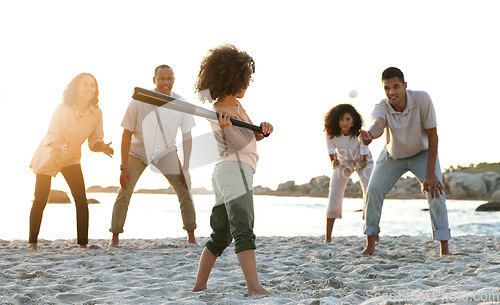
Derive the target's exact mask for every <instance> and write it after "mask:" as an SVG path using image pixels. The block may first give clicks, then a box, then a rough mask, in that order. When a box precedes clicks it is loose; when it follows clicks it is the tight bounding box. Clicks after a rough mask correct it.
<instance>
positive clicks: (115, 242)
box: [108, 233, 120, 248]
mask: <svg viewBox="0 0 500 305" xmlns="http://www.w3.org/2000/svg"><path fill="white" fill-rule="evenodd" d="M119 243H120V239H119V238H118V234H116V233H113V236H112V237H111V240H110V241H109V245H108V247H112V248H118V244H119Z"/></svg>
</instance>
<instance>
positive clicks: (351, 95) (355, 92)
mask: <svg viewBox="0 0 500 305" xmlns="http://www.w3.org/2000/svg"><path fill="white" fill-rule="evenodd" d="M349 96H350V97H352V98H355V97H356V96H358V91H356V90H351V92H349Z"/></svg>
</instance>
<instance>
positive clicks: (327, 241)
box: [323, 238, 332, 244]
mask: <svg viewBox="0 0 500 305" xmlns="http://www.w3.org/2000/svg"><path fill="white" fill-rule="evenodd" d="M331 242H332V239H331V238H325V240H324V241H323V243H324V244H329V243H331Z"/></svg>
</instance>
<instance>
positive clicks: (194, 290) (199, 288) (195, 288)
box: [191, 285, 207, 292]
mask: <svg viewBox="0 0 500 305" xmlns="http://www.w3.org/2000/svg"><path fill="white" fill-rule="evenodd" d="M206 289H207V286H204V287H202V286H199V287H198V286H196V285H195V286H194V287H193V290H191V291H192V292H198V291H203V290H206Z"/></svg>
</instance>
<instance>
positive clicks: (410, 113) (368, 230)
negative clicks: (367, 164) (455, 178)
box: [359, 67, 450, 256]
mask: <svg viewBox="0 0 500 305" xmlns="http://www.w3.org/2000/svg"><path fill="white" fill-rule="evenodd" d="M382 83H383V85H384V90H385V94H386V96H387V99H384V100H382V101H381V102H380V103H378V104H377V105H376V106H375V108H374V110H373V112H372V115H371V118H372V126H371V127H370V128H369V129H368V130H367V131H365V130H360V135H359V140H360V141H361V142H362V143H364V144H365V145H368V144H370V143H371V141H372V140H373V139H376V138H378V137H380V136H382V135H383V133H384V131H385V133H386V146H385V148H384V149H383V150H382V152H381V153H380V156H379V158H378V160H377V163H376V165H375V169H374V171H373V173H372V176H371V178H370V183H369V185H368V191H367V196H366V220H365V228H364V234H366V248H365V249H364V250H363V251H362V254H365V255H371V254H373V253H374V252H375V242H376V241H377V239H378V233H379V232H380V227H379V223H380V216H381V212H382V204H383V201H384V198H385V195H386V194H387V193H388V192H389V191H390V190H391V189H392V187H393V186H394V184H395V183H396V182H397V180H398V179H399V178H400V177H401V176H402V175H403V174H404V173H406V172H407V171H411V172H412V173H413V174H414V175H415V177H416V178H417V179H418V180H419V181H420V183H421V185H422V191H423V193H424V195H425V197H426V198H427V201H428V202H429V212H430V214H431V223H432V230H433V232H432V233H433V238H434V239H435V240H439V243H440V254H441V256H442V255H448V254H450V253H449V249H448V240H449V239H450V229H449V225H448V212H447V209H446V198H445V195H444V193H443V184H442V181H443V177H442V173H441V168H440V165H439V159H438V134H437V128H436V126H437V123H436V113H435V111H434V106H433V104H432V100H431V98H430V97H429V94H428V93H427V92H424V91H412V90H407V83H406V82H405V80H404V75H403V72H401V70H399V69H398V68H394V67H390V68H387V69H386V70H385V71H384V72H383V73H382Z"/></svg>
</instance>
